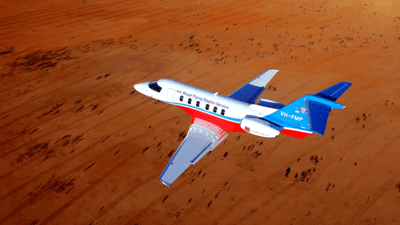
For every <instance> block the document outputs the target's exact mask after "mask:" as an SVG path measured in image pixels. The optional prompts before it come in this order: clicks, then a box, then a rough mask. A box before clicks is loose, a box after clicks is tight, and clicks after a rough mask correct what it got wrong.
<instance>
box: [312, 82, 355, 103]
mask: <svg viewBox="0 0 400 225" xmlns="http://www.w3.org/2000/svg"><path fill="white" fill-rule="evenodd" d="M351 85H352V83H349V82H340V83H337V84H335V85H333V86H332V87H330V88H327V89H325V90H323V91H320V92H318V93H316V94H315V96H317V97H321V98H325V99H328V100H331V101H336V100H337V99H338V98H339V97H340V96H342V94H343V93H344V92H345V91H347V89H348V88H349V87H350V86H351Z"/></svg>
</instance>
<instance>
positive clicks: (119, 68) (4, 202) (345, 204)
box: [0, 0, 400, 224]
mask: <svg viewBox="0 0 400 225" xmlns="http://www.w3.org/2000/svg"><path fill="white" fill-rule="evenodd" d="M174 2H178V1H170V0H169V1H165V0H161V1H126V0H121V1H117V2H116V1H109V0H101V1H89V0H83V1H78V0H70V1H62V2H57V3H54V1H47V0H42V1H31V2H28V3H27V2H26V1H20V2H16V3H1V6H2V9H3V10H2V11H3V13H2V14H1V15H0V59H1V61H0V62H1V63H0V81H1V90H0V132H1V133H0V136H1V138H0V165H1V169H0V203H1V204H0V205H1V206H0V224H399V223H400V212H399V206H400V192H399V190H400V188H399V187H398V186H396V185H398V184H399V183H400V164H399V160H400V151H399V149H400V141H399V140H400V106H399V105H400V82H399V79H400V74H399V71H400V64H399V58H400V54H399V53H400V11H399V9H400V3H396V2H395V1H389V0H381V1H377V0H371V1H346V2H342V1H303V0H302V1H299V2H296V1H259V0H258V1H255V0H250V1H197V0H195V1H182V2H185V3H174ZM266 69H278V70H280V72H279V73H278V74H277V75H276V76H275V78H274V79H273V80H271V82H270V84H269V85H271V86H272V87H276V91H273V89H270V90H266V91H265V92H264V93H263V94H262V95H261V97H262V98H268V99H272V100H276V101H279V102H282V103H284V104H288V103H290V102H292V101H294V100H296V99H297V98H299V97H301V96H303V95H305V94H313V93H316V92H318V91H320V90H323V89H325V88H327V87H329V86H331V85H333V84H336V83H337V82H340V81H347V82H351V83H353V86H352V87H351V88H350V89H349V90H348V91H347V92H346V93H345V94H344V95H343V96H342V97H341V98H340V99H339V100H338V102H339V103H341V104H344V105H346V108H345V109H343V110H334V111H332V113H331V115H330V117H329V120H328V124H327V129H326V132H325V136H320V135H318V134H313V135H311V136H308V137H306V138H305V139H304V140H300V139H296V138H293V137H289V136H285V135H280V136H278V137H277V138H276V139H263V138H257V137H255V136H251V135H249V134H243V133H241V134H235V133H229V136H228V138H227V139H226V142H225V143H223V144H221V145H220V146H218V147H217V148H216V149H215V150H214V151H213V152H212V153H211V154H210V155H208V156H205V157H204V158H203V159H202V160H201V161H200V162H199V163H198V164H196V165H195V166H191V167H190V168H189V169H188V170H187V172H186V173H184V174H183V175H182V176H181V177H180V178H179V179H178V180H177V181H176V182H175V183H173V185H172V186H171V187H170V188H168V187H166V186H164V185H162V184H161V183H160V182H159V181H158V179H157V178H158V176H159V175H160V173H161V172H162V170H163V169H164V167H165V166H166V164H167V163H168V161H169V159H170V157H171V152H172V151H173V150H176V149H177V148H178V147H179V145H180V143H181V140H179V138H178V136H179V134H180V133H182V132H186V131H187V130H188V128H189V125H190V122H191V117H190V116H189V115H187V114H185V113H184V112H183V111H182V110H180V109H179V108H177V107H173V106H170V105H167V104H165V103H161V102H160V103H159V102H157V101H155V100H154V99H150V98H147V97H144V96H143V95H141V94H139V93H137V92H135V90H134V89H133V85H134V84H136V83H140V82H144V81H151V80H157V79H160V78H171V79H174V80H177V81H180V82H184V83H187V84H190V85H193V86H197V87H200V88H203V89H206V90H209V91H213V92H216V91H218V92H219V93H220V94H222V95H229V94H230V93H232V92H233V91H234V90H236V89H237V88H239V87H241V86H242V85H243V84H245V83H246V82H248V81H250V80H251V79H253V78H254V77H255V76H257V75H259V74H260V73H261V72H263V71H265V70H266ZM364 115H365V116H364ZM357 119H358V120H357ZM357 121H358V122H357ZM239 135H240V138H239V139H238V137H239ZM237 139H238V140H237ZM261 141H262V142H263V143H262V144H261ZM253 145H254V147H253V148H249V147H251V146H253ZM225 152H228V155H227V157H226V158H225V159H221V157H222V156H223V155H224V153H225ZM255 152H257V153H261V155H259V157H258V158H255V157H253V155H254V153H255ZM172 154H173V153H172ZM315 155H317V156H318V158H319V159H320V161H319V162H318V164H317V165H315V164H314V163H312V162H310V157H311V156H315ZM298 159H300V161H298ZM355 163H356V164H355ZM288 167H290V168H291V172H290V174H289V176H288V179H286V180H285V179H283V176H284V174H285V171H286V169H287V168H288ZM314 168H315V172H312V170H313V169H314ZM309 169H310V170H311V173H310V174H308V175H307V176H306V177H305V178H304V181H301V179H300V174H301V172H302V171H307V170H309ZM296 173H298V174H299V177H298V178H297V180H296V181H293V178H294V175H295V174H296ZM307 179H308V181H307ZM306 181H307V182H306ZM328 183H329V184H330V187H329V188H328V189H327V186H328ZM333 184H334V188H332V185H333ZM167 196H168V197H167ZM166 197H167V198H166Z"/></svg>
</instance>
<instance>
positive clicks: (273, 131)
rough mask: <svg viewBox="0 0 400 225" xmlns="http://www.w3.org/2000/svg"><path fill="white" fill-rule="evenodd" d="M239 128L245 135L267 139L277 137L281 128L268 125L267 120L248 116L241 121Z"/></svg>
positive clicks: (271, 124)
mask: <svg viewBox="0 0 400 225" xmlns="http://www.w3.org/2000/svg"><path fill="white" fill-rule="evenodd" d="M240 127H241V128H242V129H243V130H245V131H246V132H247V133H250V134H253V135H257V136H260V137H267V138H274V137H276V136H278V135H279V134H280V132H281V130H282V127H280V126H278V125H276V124H273V123H270V122H268V121H267V120H264V119H261V118H258V117H250V116H246V117H245V118H244V119H242V122H241V123H240Z"/></svg>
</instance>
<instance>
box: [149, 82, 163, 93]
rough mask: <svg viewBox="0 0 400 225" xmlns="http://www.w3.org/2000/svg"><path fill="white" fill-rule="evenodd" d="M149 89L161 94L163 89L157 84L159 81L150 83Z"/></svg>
mask: <svg viewBox="0 0 400 225" xmlns="http://www.w3.org/2000/svg"><path fill="white" fill-rule="evenodd" d="M149 88H151V89H152V90H153V91H156V92H161V89H162V88H161V87H160V86H159V85H158V84H157V81H153V82H150V83H149Z"/></svg>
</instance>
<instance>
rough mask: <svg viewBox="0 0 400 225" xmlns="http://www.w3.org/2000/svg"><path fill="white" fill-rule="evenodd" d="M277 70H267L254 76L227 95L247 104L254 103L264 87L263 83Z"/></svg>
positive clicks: (265, 83)
mask: <svg viewBox="0 0 400 225" xmlns="http://www.w3.org/2000/svg"><path fill="white" fill-rule="evenodd" d="M278 71H279V70H267V71H265V72H264V73H262V74H261V75H259V76H258V77H256V78H254V79H253V80H252V81H250V82H249V83H247V84H245V85H244V86H243V87H241V88H239V89H237V90H236V91H235V92H233V93H232V94H230V95H228V97H230V98H233V99H237V100H239V101H242V102H246V103H249V104H254V103H255V101H256V99H257V98H258V96H260V95H261V93H262V92H263V91H264V89H265V85H267V84H268V82H269V81H270V80H271V79H272V78H273V77H274V76H275V74H276V73H277V72H278Z"/></svg>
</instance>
